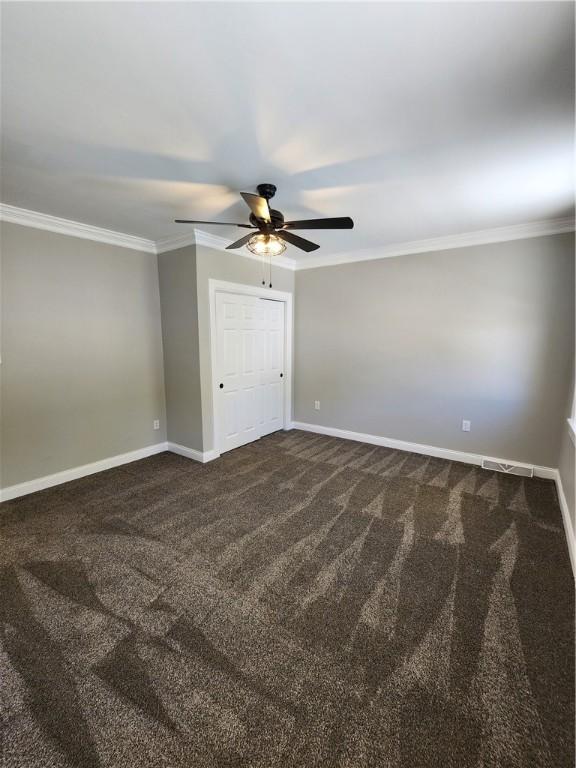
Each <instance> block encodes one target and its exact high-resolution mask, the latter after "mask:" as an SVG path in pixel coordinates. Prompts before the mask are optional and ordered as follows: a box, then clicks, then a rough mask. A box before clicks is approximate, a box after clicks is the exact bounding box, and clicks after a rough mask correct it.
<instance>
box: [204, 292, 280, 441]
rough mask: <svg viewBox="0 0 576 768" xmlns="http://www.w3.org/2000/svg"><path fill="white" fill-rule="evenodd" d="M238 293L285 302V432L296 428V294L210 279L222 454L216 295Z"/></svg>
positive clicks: (212, 360)
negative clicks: (294, 298)
mask: <svg viewBox="0 0 576 768" xmlns="http://www.w3.org/2000/svg"><path fill="white" fill-rule="evenodd" d="M217 293H235V294H240V295H241V296H256V297H257V298H259V299H273V300H274V301H282V302H284V305H285V307H286V319H285V323H284V425H283V427H284V429H291V428H292V361H293V343H292V336H293V329H292V323H293V319H292V302H293V295H292V294H291V293H289V292H288V291H277V290H275V289H274V288H265V287H264V286H255V285H242V284H241V283H229V282H226V281H225V280H213V279H212V278H210V279H209V280H208V298H209V304H210V374H211V379H212V381H211V386H212V424H213V429H214V434H213V442H212V445H213V446H214V451H215V453H216V455H217V456H219V455H220V447H221V446H220V439H219V435H220V430H219V423H218V408H217V399H216V398H217V393H216V391H215V389H214V388H215V387H216V382H217V380H218V379H217V377H216V373H217V371H216V361H217V359H218V358H217V350H216V338H217V336H216V294H217Z"/></svg>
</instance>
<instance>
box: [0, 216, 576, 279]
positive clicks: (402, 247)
mask: <svg viewBox="0 0 576 768" xmlns="http://www.w3.org/2000/svg"><path fill="white" fill-rule="evenodd" d="M0 221H6V222H11V223H13V224H21V225H22V226H24V227H33V228H35V229H44V230H47V231H49V232H56V233H58V234H61V235H69V236H71V237H80V238H83V239H84V240H94V241H96V242H99V243H107V244H109V245H117V246H120V247H121V248H131V249H132V250H136V251H144V252H145V253H165V252H167V251H174V250H176V249H178V248H185V247H186V246H189V245H202V246H204V247H206V248H214V249H215V250H218V251H224V250H226V246H228V245H230V243H231V242H232V241H231V240H228V239H227V238H225V237H221V236H220V235H214V234H212V233H210V232H205V231H204V230H201V229H193V230H192V231H188V232H187V233H186V234H184V235H178V236H176V237H166V238H162V239H160V240H157V241H154V240H148V239H146V238H143V237H136V236H135V235H127V234H125V233H123V232H114V231H113V230H111V229H103V228H102V227H94V226H92V225H90V224H83V223H82V222H79V221H72V220H70V219H61V218H59V217H57V216H50V215H48V214H46V213H39V212H37V211H29V210H27V209H26V208H18V207H16V206H14V205H7V204H5V203H0ZM573 231H574V219H573V218H570V217H567V218H561V219H548V220H544V221H534V222H531V223H529V224H515V225H513V226H510V227H497V228H495V229H484V230H481V231H477V232H465V233H462V234H459V235H448V236H447V237H435V238H430V239H427V240H414V241H412V242H406V243H393V244H392V245H384V246H382V247H381V248H369V249H361V250H358V251H352V252H348V253H332V254H324V255H318V256H308V257H305V258H306V260H305V261H299V260H296V259H291V258H289V257H288V256H276V257H275V258H274V264H275V265H276V266H278V267H283V268H285V269H290V270H300V269H316V268H319V267H331V266H336V265H338V264H351V263H354V262H357V261H374V260H376V259H388V258H392V257H395V256H407V255H409V254H414V253H426V252H429V251H447V250H451V249H453V248H466V247H470V246H474V245H487V244H489V243H502V242H506V241H509V240H526V239H529V238H533V237H544V236H546V235H558V234H561V233H563V232H573ZM236 253H237V254H238V255H239V256H242V257H244V258H246V259H255V260H256V261H260V260H261V258H260V256H256V255H255V254H253V253H250V252H249V251H247V250H246V249H242V250H238V251H236ZM302 258H304V257H302Z"/></svg>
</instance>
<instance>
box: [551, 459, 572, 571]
mask: <svg viewBox="0 0 576 768" xmlns="http://www.w3.org/2000/svg"><path fill="white" fill-rule="evenodd" d="M555 472H556V476H555V477H554V480H555V481H556V490H557V491H558V501H559V502H560V509H561V510H562V520H563V522H564V533H565V534H566V543H567V544H568V552H569V554H570V562H571V563H572V573H573V575H574V577H575V578H576V537H575V535H574V527H573V525H572V518H571V517H570V509H569V508H568V502H567V501H566V495H565V493H564V488H563V486H562V477H561V475H560V471H559V470H558V469H556V470H555Z"/></svg>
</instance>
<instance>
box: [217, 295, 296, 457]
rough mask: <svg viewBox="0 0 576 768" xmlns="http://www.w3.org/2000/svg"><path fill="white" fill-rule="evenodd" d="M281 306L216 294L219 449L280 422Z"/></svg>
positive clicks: (277, 426) (235, 445) (234, 445)
mask: <svg viewBox="0 0 576 768" xmlns="http://www.w3.org/2000/svg"><path fill="white" fill-rule="evenodd" d="M284 309H285V305H284V303H283V302H279V301H272V300H269V299H259V298H257V297H255V296H242V295H240V294H228V293H216V366H215V370H216V372H217V373H216V375H217V381H216V382H214V384H215V390H216V391H215V399H216V430H217V438H218V450H219V451H220V453H224V452H225V451H229V450H232V449H233V448H238V447H239V446H241V445H245V444H246V443H249V442H251V441H252V440H256V439H258V437H261V436H262V435H267V434H269V433H270V432H275V431H276V430H278V429H282V427H283V426H284V377H283V376H281V374H283V373H284V335H285V327H284V322H285V320H284ZM220 384H222V385H223V386H222V387H220Z"/></svg>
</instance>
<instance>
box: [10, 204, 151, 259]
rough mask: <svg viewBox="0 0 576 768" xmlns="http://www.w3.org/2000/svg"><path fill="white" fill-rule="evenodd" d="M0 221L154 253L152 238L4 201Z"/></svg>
mask: <svg viewBox="0 0 576 768" xmlns="http://www.w3.org/2000/svg"><path fill="white" fill-rule="evenodd" d="M0 221H7V222H10V223H12V224H21V225H22V226H24V227H33V228H34V229H44V230H47V231H48V232H56V233H58V234H60V235H69V236H70V237H81V238H82V239H84V240H94V241H96V242H97V243H107V244H108V245H118V246H120V247H121V248H132V250H135V251H145V252H146V253H156V244H155V243H154V241H153V240H147V239H145V238H143V237H136V236H135V235H126V234H124V233H123V232H114V231H113V230H111V229H103V228H102V227H93V226H92V225H91V224H83V223H82V222H80V221H71V220H70V219H61V218H59V217H58V216H49V215H48V214H47V213H38V212H37V211H29V210H27V209H26V208H17V207H16V206H14V205H6V204H5V203H0Z"/></svg>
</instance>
